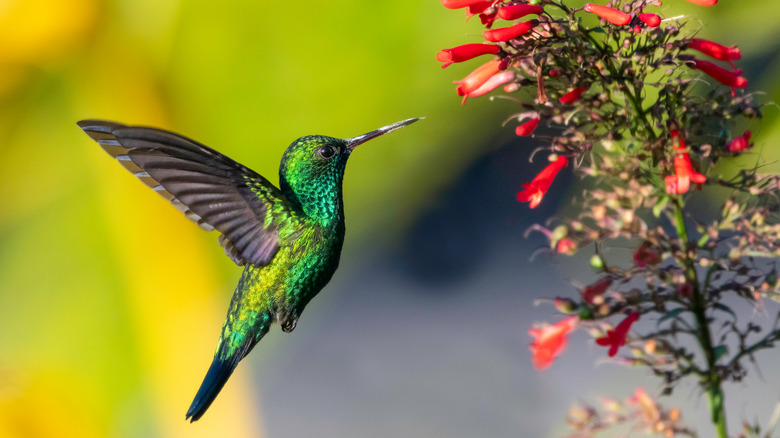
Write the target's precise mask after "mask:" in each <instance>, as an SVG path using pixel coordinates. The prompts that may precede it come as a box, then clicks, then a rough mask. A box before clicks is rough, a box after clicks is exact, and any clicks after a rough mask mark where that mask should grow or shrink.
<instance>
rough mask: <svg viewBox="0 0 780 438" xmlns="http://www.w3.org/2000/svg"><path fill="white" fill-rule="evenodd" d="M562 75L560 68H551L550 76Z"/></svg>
mask: <svg viewBox="0 0 780 438" xmlns="http://www.w3.org/2000/svg"><path fill="white" fill-rule="evenodd" d="M560 75H561V71H560V70H558V69H555V68H551V69H550V77H551V78H557V77H558V76H560Z"/></svg>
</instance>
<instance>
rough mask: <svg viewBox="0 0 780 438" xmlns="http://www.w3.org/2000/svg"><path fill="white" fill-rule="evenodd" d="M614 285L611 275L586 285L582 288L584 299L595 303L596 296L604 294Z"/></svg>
mask: <svg viewBox="0 0 780 438" xmlns="http://www.w3.org/2000/svg"><path fill="white" fill-rule="evenodd" d="M611 285H612V279H611V278H609V277H604V278H601V279H600V280H599V281H597V282H595V283H593V284H591V285H590V286H587V287H585V289H583V290H582V299H583V300H585V302H586V303H588V304H593V300H594V299H595V298H596V297H600V296H602V295H604V292H606V291H607V289H609V286H611Z"/></svg>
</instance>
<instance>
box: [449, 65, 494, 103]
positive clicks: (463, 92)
mask: <svg viewBox="0 0 780 438" xmlns="http://www.w3.org/2000/svg"><path fill="white" fill-rule="evenodd" d="M500 65H501V61H500V60H498V59H494V60H492V61H488V62H487V63H485V64H482V65H481V66H479V67H478V68H477V69H476V70H474V71H473V72H471V73H470V74H469V75H468V76H466V77H465V78H463V80H461V81H456V82H455V83H456V84H460V85H459V86H458V88H457V91H458V96H467V95H469V93H471V92H473V91H475V90H476V89H477V88H479V87H480V86H482V84H484V83H485V82H487V80H488V79H490V78H491V77H492V76H493V75H495V74H496V73H498V71H499V68H500Z"/></svg>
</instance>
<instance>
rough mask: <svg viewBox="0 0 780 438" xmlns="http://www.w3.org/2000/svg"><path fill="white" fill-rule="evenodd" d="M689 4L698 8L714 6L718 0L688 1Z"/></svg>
mask: <svg viewBox="0 0 780 438" xmlns="http://www.w3.org/2000/svg"><path fill="white" fill-rule="evenodd" d="M688 1H689V2H691V3H693V4H695V5H699V6H715V5H716V4H718V0H688Z"/></svg>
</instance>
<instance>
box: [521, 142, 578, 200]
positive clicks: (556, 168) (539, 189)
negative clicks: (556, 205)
mask: <svg viewBox="0 0 780 438" xmlns="http://www.w3.org/2000/svg"><path fill="white" fill-rule="evenodd" d="M567 164H569V160H567V159H566V157H564V156H563V155H561V156H559V157H558V159H557V160H555V161H554V162H552V163H550V164H548V165H547V167H545V168H544V169H542V171H541V172H539V175H536V178H534V179H533V181H531V182H530V183H525V184H523V188H524V189H525V190H523V191H522V192H519V193H518V194H517V200H518V201H520V202H530V203H531V204H530V207H531V208H536V206H537V205H539V203H540V202H542V198H543V197H544V195H545V193H547V190H549V189H550V185H551V184H552V182H553V180H554V179H555V176H556V175H558V172H560V171H561V169H563V168H564V167H566V165H567Z"/></svg>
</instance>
